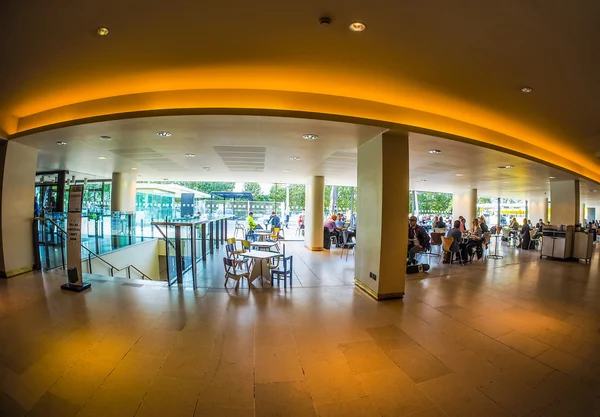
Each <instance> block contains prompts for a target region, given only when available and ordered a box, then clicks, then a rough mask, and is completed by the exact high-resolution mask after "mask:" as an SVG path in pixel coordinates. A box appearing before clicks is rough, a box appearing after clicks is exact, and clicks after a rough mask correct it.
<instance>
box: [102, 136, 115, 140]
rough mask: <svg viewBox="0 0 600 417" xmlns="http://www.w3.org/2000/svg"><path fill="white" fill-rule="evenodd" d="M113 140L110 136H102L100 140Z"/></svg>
mask: <svg viewBox="0 0 600 417" xmlns="http://www.w3.org/2000/svg"><path fill="white" fill-rule="evenodd" d="M111 139H112V138H111V137H110V136H105V135H102V136H100V140H111Z"/></svg>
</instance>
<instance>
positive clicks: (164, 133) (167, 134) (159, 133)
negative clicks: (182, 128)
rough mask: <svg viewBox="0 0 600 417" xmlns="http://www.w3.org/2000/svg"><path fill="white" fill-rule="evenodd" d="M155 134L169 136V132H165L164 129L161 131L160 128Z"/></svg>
mask: <svg viewBox="0 0 600 417" xmlns="http://www.w3.org/2000/svg"><path fill="white" fill-rule="evenodd" d="M156 134H157V135H158V136H162V137H169V136H171V132H166V131H162V130H161V131H160V132H156Z"/></svg>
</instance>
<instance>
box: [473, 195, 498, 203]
mask: <svg viewBox="0 0 600 417" xmlns="http://www.w3.org/2000/svg"><path fill="white" fill-rule="evenodd" d="M494 201H495V202H497V201H498V200H497V199H494ZM491 203H492V199H491V198H490V197H478V198H477V204H491Z"/></svg>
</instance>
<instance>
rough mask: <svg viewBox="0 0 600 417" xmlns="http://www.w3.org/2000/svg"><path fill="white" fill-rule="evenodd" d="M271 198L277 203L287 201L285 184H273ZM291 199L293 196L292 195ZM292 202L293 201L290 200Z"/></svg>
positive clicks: (270, 192)
mask: <svg viewBox="0 0 600 417" xmlns="http://www.w3.org/2000/svg"><path fill="white" fill-rule="evenodd" d="M269 199H270V200H271V201H274V202H277V203H282V202H283V203H285V185H284V184H273V185H272V186H271V190H270V191H269ZM290 200H291V196H290ZM290 204H291V202H290Z"/></svg>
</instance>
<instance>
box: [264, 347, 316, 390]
mask: <svg viewBox="0 0 600 417" xmlns="http://www.w3.org/2000/svg"><path fill="white" fill-rule="evenodd" d="M255 362H256V365H255V367H256V371H255V372H256V376H255V378H256V379H255V380H256V383H266V382H294V381H304V372H303V371H302V366H301V365H300V358H299V356H298V350H297V349H296V347H294V346H292V347H285V346H284V347H257V352H256V357H255Z"/></svg>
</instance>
